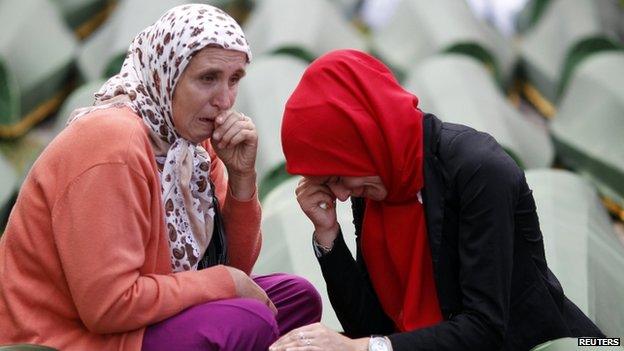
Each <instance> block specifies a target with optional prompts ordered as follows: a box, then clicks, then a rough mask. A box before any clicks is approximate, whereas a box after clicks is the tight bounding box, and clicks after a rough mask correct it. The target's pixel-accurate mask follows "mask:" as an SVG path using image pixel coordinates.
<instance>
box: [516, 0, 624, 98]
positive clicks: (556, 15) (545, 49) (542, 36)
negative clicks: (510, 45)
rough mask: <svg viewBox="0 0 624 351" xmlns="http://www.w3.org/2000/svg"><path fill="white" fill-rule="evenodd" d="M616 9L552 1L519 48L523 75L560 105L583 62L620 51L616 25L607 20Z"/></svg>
mask: <svg viewBox="0 0 624 351" xmlns="http://www.w3.org/2000/svg"><path fill="white" fill-rule="evenodd" d="M616 6H617V5H616V4H614V3H613V2H612V1H594V0H576V1H569V0H552V1H551V3H550V4H548V6H546V8H545V11H544V14H543V15H542V16H541V19H540V20H539V22H538V23H536V24H535V26H533V27H532V28H531V29H530V30H529V31H528V32H527V33H526V35H525V36H524V37H523V38H522V42H521V44H520V51H521V56H522V66H523V69H524V73H525V74H526V77H527V78H528V80H529V81H530V82H531V83H532V84H533V85H534V86H535V87H536V88H537V89H538V91H539V92H540V93H541V94H542V95H543V96H544V97H546V98H547V99H548V100H550V101H552V102H557V100H558V98H559V96H560V94H561V93H562V92H563V90H564V89H565V85H564V84H565V83H567V79H568V78H567V77H568V76H569V75H570V74H572V72H573V70H574V69H575V67H576V66H577V65H578V64H579V63H580V62H581V61H582V59H583V58H586V57H588V56H589V55H590V54H592V53H595V52H600V51H603V50H613V49H617V48H620V47H621V44H619V43H618V41H617V39H616V38H617V34H616V33H617V31H618V29H617V26H618V24H617V22H614V21H613V20H607V18H608V16H609V15H608V14H609V12H613V11H615V12H616V13H617V11H618V9H617V7H616Z"/></svg>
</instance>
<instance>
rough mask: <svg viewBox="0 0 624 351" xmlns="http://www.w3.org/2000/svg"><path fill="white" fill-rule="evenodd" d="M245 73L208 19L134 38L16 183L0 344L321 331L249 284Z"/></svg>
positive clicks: (195, 341)
mask: <svg viewBox="0 0 624 351" xmlns="http://www.w3.org/2000/svg"><path fill="white" fill-rule="evenodd" d="M250 60H251V52H250V49H249V46H248V44H247V41H246V39H245V37H244V34H243V32H242V30H241V29H240V27H239V25H238V24H237V23H236V22H235V21H234V20H233V19H232V18H231V17H230V16H229V15H227V14H226V13H225V12H223V11H221V10H219V9H217V8H215V7H212V6H208V5H199V4H194V5H183V6H178V7H175V8H173V9H171V10H169V11H168V12H166V13H165V14H164V15H163V16H162V17H161V18H160V19H159V20H158V21H157V22H156V23H154V24H153V25H151V26H149V27H148V28H146V29H145V30H143V31H142V32H141V33H139V34H138V35H137V36H136V37H135V39H134V40H133V42H132V44H131V45H130V48H129V50H128V55H127V57H126V59H125V61H124V63H123V67H122V69H121V71H120V73H119V74H118V75H116V76H114V77H112V78H111V79H109V80H108V81H107V82H106V83H105V84H104V86H103V87H102V88H101V89H100V91H99V92H98V93H97V94H96V99H95V104H94V106H90V107H86V108H82V109H78V110H76V111H75V112H74V113H73V114H72V117H71V119H70V122H69V125H68V127H67V128H66V129H65V130H64V131H63V132H62V133H61V134H60V135H59V136H58V137H57V138H56V139H55V140H54V141H53V142H52V143H51V144H50V145H49V146H48V148H47V149H46V150H45V151H44V152H43V153H42V155H41V156H40V158H39V160H38V161H37V162H36V163H35V165H34V166H33V168H32V170H31V172H30V174H29V176H28V178H27V179H26V181H25V182H24V185H23V187H22V189H21V192H20V195H19V197H18V200H17V202H16V205H15V207H14V209H13V212H12V214H11V217H10V220H9V224H8V226H7V229H6V233H5V235H4V237H3V238H2V241H1V242H0V277H1V278H0V279H1V281H2V284H1V285H0V344H6V343H37V344H45V345H48V346H52V347H56V348H59V349H63V350H115V349H117V350H139V349H143V350H161V349H162V350H174V349H180V350H193V349H202V350H213V349H214V350H266V349H267V347H268V346H269V345H270V344H271V343H272V342H273V341H274V340H275V339H276V338H277V337H278V336H279V335H281V334H283V333H285V332H287V331H289V330H291V329H293V328H296V327H298V326H302V325H305V324H308V323H311V322H315V321H318V320H319V319H320V298H319V296H318V293H317V292H316V290H315V289H314V288H313V287H312V286H311V285H310V284H309V283H308V282H307V281H305V280H303V279H301V278H298V277H295V276H290V275H272V276H262V277H254V278H250V277H249V273H250V272H251V269H252V267H253V264H254V262H255V260H256V258H257V256H258V253H259V250H260V243H261V234H260V205H259V202H258V199H257V191H256V174H255V157H256V151H257V133H256V130H255V126H254V124H253V122H252V120H251V119H250V118H249V117H247V116H245V115H243V114H242V113H240V112H237V111H235V110H233V109H232V106H233V104H234V101H235V98H236V93H237V89H238V84H239V81H240V79H242V78H243V76H244V75H245V67H246V65H247V64H248V63H249V62H250ZM226 171H227V176H226ZM295 312H296V313H295Z"/></svg>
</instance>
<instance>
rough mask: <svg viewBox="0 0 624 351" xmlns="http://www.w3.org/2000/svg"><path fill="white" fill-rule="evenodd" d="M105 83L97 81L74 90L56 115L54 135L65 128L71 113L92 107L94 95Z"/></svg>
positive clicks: (100, 80) (102, 80) (101, 80)
mask: <svg viewBox="0 0 624 351" xmlns="http://www.w3.org/2000/svg"><path fill="white" fill-rule="evenodd" d="M105 82H106V80H104V79H97V80H94V81H91V82H89V83H86V84H84V85H81V86H80V87H78V88H76V89H75V90H74V91H73V92H72V93H71V94H70V95H69V96H68V97H67V99H65V102H63V105H62V106H61V108H60V109H59V111H58V113H57V114H56V120H55V121H54V127H53V131H54V134H58V133H60V132H61V130H63V128H65V125H66V124H67V120H68V119H69V115H70V114H71V112H72V111H73V110H75V109H77V108H79V107H86V106H91V105H93V101H94V99H95V97H94V95H95V93H97V92H98V90H100V88H101V87H102V85H103V84H104V83H105Z"/></svg>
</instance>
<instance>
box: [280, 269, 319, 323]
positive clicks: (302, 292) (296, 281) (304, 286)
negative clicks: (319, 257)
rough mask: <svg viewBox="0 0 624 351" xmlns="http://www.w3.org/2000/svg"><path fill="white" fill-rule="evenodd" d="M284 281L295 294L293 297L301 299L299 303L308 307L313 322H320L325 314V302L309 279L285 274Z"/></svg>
mask: <svg viewBox="0 0 624 351" xmlns="http://www.w3.org/2000/svg"><path fill="white" fill-rule="evenodd" d="M284 279H285V280H286V284H287V285H288V286H289V287H290V289H291V291H292V292H293V294H292V297H293V298H297V299H299V303H300V304H301V305H304V306H306V310H307V311H308V315H309V316H310V319H311V320H312V322H314V321H316V322H318V321H319V320H320V319H321V314H322V312H323V302H322V300H321V295H320V294H319V292H318V290H317V289H316V288H315V287H314V285H312V283H310V282H309V281H308V280H307V279H305V278H303V277H300V276H297V275H292V274H285V275H284Z"/></svg>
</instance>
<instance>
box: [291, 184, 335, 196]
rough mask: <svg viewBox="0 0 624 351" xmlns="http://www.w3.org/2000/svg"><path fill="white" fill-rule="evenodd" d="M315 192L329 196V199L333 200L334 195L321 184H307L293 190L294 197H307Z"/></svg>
mask: <svg viewBox="0 0 624 351" xmlns="http://www.w3.org/2000/svg"><path fill="white" fill-rule="evenodd" d="M317 192H323V193H325V194H327V195H329V196H330V197H334V198H335V196H334V193H333V192H332V191H331V189H330V188H329V187H328V186H325V185H321V184H309V183H307V184H304V185H302V186H301V187H298V188H297V189H295V195H297V196H309V195H311V194H314V193H317Z"/></svg>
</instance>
